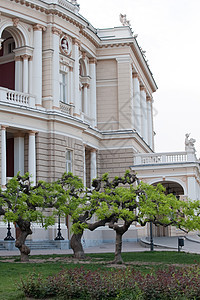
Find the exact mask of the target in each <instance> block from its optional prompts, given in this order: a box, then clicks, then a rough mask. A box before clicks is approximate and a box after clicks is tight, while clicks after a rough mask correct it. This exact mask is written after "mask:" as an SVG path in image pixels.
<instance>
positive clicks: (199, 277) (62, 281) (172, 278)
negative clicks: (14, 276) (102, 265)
mask: <svg viewBox="0 0 200 300" xmlns="http://www.w3.org/2000/svg"><path fill="white" fill-rule="evenodd" d="M20 288H22V290H23V291H24V293H25V295H26V296H27V297H33V298H37V299H42V298H46V297H54V296H56V297H58V296H59V297H64V299H87V300H88V299H92V300H93V299H96V300H98V299H101V300H102V299H118V300H122V299H127V300H128V299H144V300H146V299H151V300H154V299H155V300H159V299H160V300H161V299H162V300H168V299H170V300H171V299H177V300H178V299H200V268H199V266H193V267H181V268H177V267H174V266H173V267H169V268H167V269H165V270H162V269H160V270H157V271H155V272H154V273H152V274H146V275H145V274H142V273H141V272H138V270H137V271H136V270H134V268H126V269H112V270H109V271H90V270H84V268H76V269H73V270H63V271H61V272H59V273H58V274H57V275H54V276H50V277H48V278H42V277H41V275H40V274H36V273H32V274H31V275H30V276H29V277H28V278H27V279H26V280H25V281H22V282H21V285H20Z"/></svg>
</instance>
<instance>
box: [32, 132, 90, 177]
mask: <svg viewBox="0 0 200 300" xmlns="http://www.w3.org/2000/svg"><path fill="white" fill-rule="evenodd" d="M66 149H69V150H72V152H73V173H74V174H75V175H77V176H79V177H80V178H83V154H84V152H83V151H84V147H83V143H82V142H81V141H79V140H77V139H73V138H71V137H66V136H63V135H59V134H55V133H49V134H47V133H41V132H39V133H38V134H37V139H36V153H37V154H36V155H37V180H47V181H53V180H57V179H58V178H60V177H61V176H62V174H63V173H64V172H65V171H66V156H65V155H66Z"/></svg>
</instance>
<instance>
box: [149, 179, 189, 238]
mask: <svg viewBox="0 0 200 300" xmlns="http://www.w3.org/2000/svg"><path fill="white" fill-rule="evenodd" d="M158 183H161V184H162V185H163V186H164V188H165V194H166V195H168V194H173V195H175V196H176V198H177V199H179V198H180V196H181V195H184V189H183V187H182V186H181V185H180V184H179V183H177V182H173V181H162V182H156V183H153V184H152V185H154V186H156V185H157V184H158ZM153 235H154V236H157V237H160V236H171V226H168V227H164V226H153Z"/></svg>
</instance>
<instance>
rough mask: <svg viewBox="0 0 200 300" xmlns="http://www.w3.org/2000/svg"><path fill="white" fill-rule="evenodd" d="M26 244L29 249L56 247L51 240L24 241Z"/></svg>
mask: <svg viewBox="0 0 200 300" xmlns="http://www.w3.org/2000/svg"><path fill="white" fill-rule="evenodd" d="M26 245H27V246H28V247H29V248H30V249H58V246H57V244H56V243H54V242H53V241H26Z"/></svg>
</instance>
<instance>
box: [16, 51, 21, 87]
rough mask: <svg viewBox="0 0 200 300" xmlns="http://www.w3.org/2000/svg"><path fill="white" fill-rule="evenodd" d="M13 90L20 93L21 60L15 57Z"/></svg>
mask: <svg viewBox="0 0 200 300" xmlns="http://www.w3.org/2000/svg"><path fill="white" fill-rule="evenodd" d="M15 90H16V91H17V92H22V59H21V57H20V55H19V56H15Z"/></svg>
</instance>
